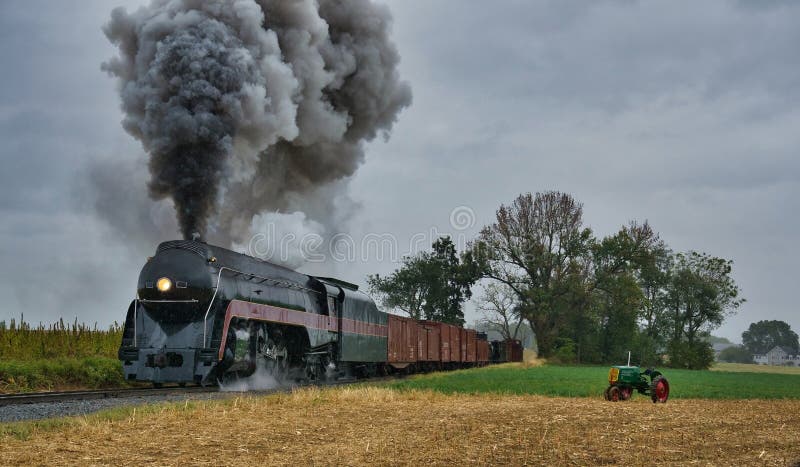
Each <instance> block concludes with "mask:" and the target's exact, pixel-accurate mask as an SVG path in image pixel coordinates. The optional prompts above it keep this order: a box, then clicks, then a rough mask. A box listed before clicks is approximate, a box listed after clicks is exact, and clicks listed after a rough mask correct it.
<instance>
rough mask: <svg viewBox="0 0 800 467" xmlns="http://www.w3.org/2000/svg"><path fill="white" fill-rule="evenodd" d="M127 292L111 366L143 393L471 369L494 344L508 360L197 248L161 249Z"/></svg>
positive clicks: (448, 329) (353, 296)
mask: <svg viewBox="0 0 800 467" xmlns="http://www.w3.org/2000/svg"><path fill="white" fill-rule="evenodd" d="M137 291H138V293H137V296H136V299H134V300H133V301H132V302H131V304H130V306H129V308H128V312H127V316H126V319H125V327H124V333H123V338H122V344H121V346H120V349H119V359H120V360H121V361H122V366H123V371H124V374H125V377H126V378H127V379H129V380H137V381H149V382H152V383H153V384H154V385H160V384H162V383H167V382H169V383H179V384H186V383H198V384H203V385H205V384H216V383H217V382H220V381H224V380H227V379H235V378H241V377H246V376H249V375H251V374H253V373H254V372H255V371H256V369H257V368H264V369H266V370H267V371H269V372H270V373H272V375H273V376H274V377H275V378H276V379H277V380H279V381H281V380H284V381H286V380H307V381H312V382H313V381H319V380H327V379H335V378H343V377H345V378H352V377H365V376H373V375H377V374H387V373H390V372H394V371H413V370H416V369H436V368H449V367H463V366H472V365H482V364H485V363H488V362H489V361H491V360H493V359H494V360H497V357H496V356H495V357H493V356H492V354H497V353H498V351H497V350H496V349H497V348H499V347H501V348H502V350H503V354H504V355H512V354H513V355H515V351H513V350H509V351H506V347H507V346H506V345H505V344H503V345H501V346H498V345H496V343H495V345H493V346H492V345H490V344H489V343H488V342H487V341H486V338H485V335H480V334H479V333H475V331H471V330H467V329H462V328H458V327H456V326H451V325H447V324H443V323H436V322H432V321H425V322H419V321H416V320H410V319H409V318H401V317H397V316H395V315H388V314H386V313H384V312H381V311H380V310H378V308H377V307H376V305H375V303H374V302H373V301H372V299H371V298H370V297H369V296H367V295H366V294H364V293H363V292H360V291H359V290H358V286H356V285H354V284H350V283H347V282H344V281H341V280H337V279H333V278H326V277H315V276H309V275H305V274H301V273H298V272H296V271H293V270H290V269H287V268H284V267H281V266H278V265H275V264H272V263H269V262H266V261H261V260H259V259H256V258H253V257H250V256H246V255H243V254H240V253H236V252H234V251H231V250H227V249H224V248H220V247H217V246H213V245H209V244H206V243H203V242H199V241H189V240H177V241H168V242H164V243H161V244H160V245H159V246H158V248H157V251H156V254H155V256H153V257H152V258H149V259H148V261H147V263H146V264H145V265H144V267H143V268H142V271H141V273H140V275H139V281H138V285H137ZM492 349H495V350H494V352H493V351H492ZM517 353H519V354H520V359H521V351H520V352H517ZM503 358H505V357H503Z"/></svg>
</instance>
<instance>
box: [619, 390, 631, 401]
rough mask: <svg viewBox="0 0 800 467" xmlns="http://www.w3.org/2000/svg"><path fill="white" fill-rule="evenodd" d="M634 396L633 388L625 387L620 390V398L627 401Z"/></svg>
mask: <svg viewBox="0 0 800 467" xmlns="http://www.w3.org/2000/svg"><path fill="white" fill-rule="evenodd" d="M632 394H633V388H631V387H623V388H621V389H620V390H619V398H620V399H622V400H624V401H626V400H628V399H630V398H631V395H632Z"/></svg>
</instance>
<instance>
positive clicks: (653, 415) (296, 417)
mask: <svg viewBox="0 0 800 467" xmlns="http://www.w3.org/2000/svg"><path fill="white" fill-rule="evenodd" d="M149 412H150V413H147V414H142V413H141V411H140V412H139V413H138V414H137V413H135V412H133V413H129V414H127V415H125V416H123V417H122V418H119V417H118V418H117V419H116V420H106V419H104V418H102V417H97V416H95V417H89V418H84V419H78V420H77V421H75V422H73V423H69V424H66V425H54V426H51V427H50V428H49V429H47V430H40V431H38V432H34V433H32V434H31V436H30V438H29V439H27V440H19V439H15V438H13V437H9V436H7V437H5V438H4V439H2V444H0V458H1V459H3V464H11V465H13V464H17V465H41V464H47V465H61V464H89V465H94V464H111V465H140V464H149V465H187V464H188V465H296V466H300V465H341V464H347V465H363V464H379V465H461V464H510V465H525V464H527V465H544V464H548V465H549V464H555V465H571V464H575V465H596V464H607V463H618V464H633V465H652V464H653V463H659V464H667V465H686V464H689V463H699V464H714V465H720V464H721V465H786V464H787V463H792V462H796V461H798V460H800V444H798V440H799V439H800V401H747V402H742V401H721V402H716V401H713V402H712V401H700V400H679V401H676V402H674V403H673V402H669V403H667V404H659V405H654V404H652V403H650V402H647V401H645V400H644V398H640V399H638V400H636V401H631V402H628V403H617V404H613V403H610V402H605V401H602V400H600V399H594V398H575V399H569V398H546V397H541V396H503V397H498V396H491V395H474V396H463V395H462V396H448V395H443V394H437V393H432V392H395V391H391V390H388V389H384V388H375V387H371V388H369V387H364V388H349V389H339V390H319V389H307V390H301V391H297V392H295V393H293V394H289V395H277V396H270V397H241V398H236V399H234V400H230V401H226V402H202V403H195V404H192V405H183V404H180V405H168V406H163V407H162V408H160V409H156V410H155V411H152V410H150V411H149Z"/></svg>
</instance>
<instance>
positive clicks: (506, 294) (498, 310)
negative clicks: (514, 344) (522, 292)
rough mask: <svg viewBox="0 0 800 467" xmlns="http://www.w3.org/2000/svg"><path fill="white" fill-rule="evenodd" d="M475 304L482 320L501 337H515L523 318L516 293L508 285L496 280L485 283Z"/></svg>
mask: <svg viewBox="0 0 800 467" xmlns="http://www.w3.org/2000/svg"><path fill="white" fill-rule="evenodd" d="M477 305H478V309H479V310H480V311H481V312H482V313H483V317H484V322H485V323H486V324H487V325H489V326H490V327H491V328H492V329H496V330H498V331H499V332H500V334H501V335H502V336H503V339H517V336H518V335H519V333H520V332H519V331H520V328H521V327H522V324H523V320H522V317H521V316H520V308H519V301H518V299H517V295H516V294H515V293H514V291H513V290H511V288H510V287H508V286H507V285H505V284H502V283H497V282H494V283H491V284H489V285H487V286H486V287H484V289H483V296H482V297H481V298H480V299H478V303H477Z"/></svg>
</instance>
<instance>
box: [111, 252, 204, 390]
mask: <svg viewBox="0 0 800 467" xmlns="http://www.w3.org/2000/svg"><path fill="white" fill-rule="evenodd" d="M214 261H215V258H214V257H213V256H212V255H211V252H210V251H209V249H208V248H207V247H206V246H205V244H203V243H200V242H190V241H174V242H165V243H162V244H161V245H159V247H158V251H157V252H156V255H155V256H153V257H152V258H150V259H148V261H147V263H146V264H145V265H144V267H143V268H142V271H141V273H140V274H139V282H138V286H137V298H136V299H135V300H134V301H133V302H132V303H131V305H130V307H129V310H128V316H127V318H126V320H125V331H124V336H123V340H122V345H121V347H120V350H119V359H120V360H121V361H122V363H123V371H124V373H125V377H126V378H127V379H130V380H137V381H150V382H153V383H154V384H156V385H158V384H161V383H168V382H175V383H187V382H196V383H201V382H203V381H204V380H205V379H206V378H207V377H208V376H209V374H210V372H211V370H212V369H213V367H214V364H215V363H216V351H215V349H212V348H209V347H210V342H208V339H207V338H206V335H207V330H204V327H206V326H207V322H208V321H209V315H210V314H211V311H212V310H211V304H212V300H213V298H214V296H215V282H216V277H215V274H214V268H213V263H214ZM212 318H213V317H212Z"/></svg>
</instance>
